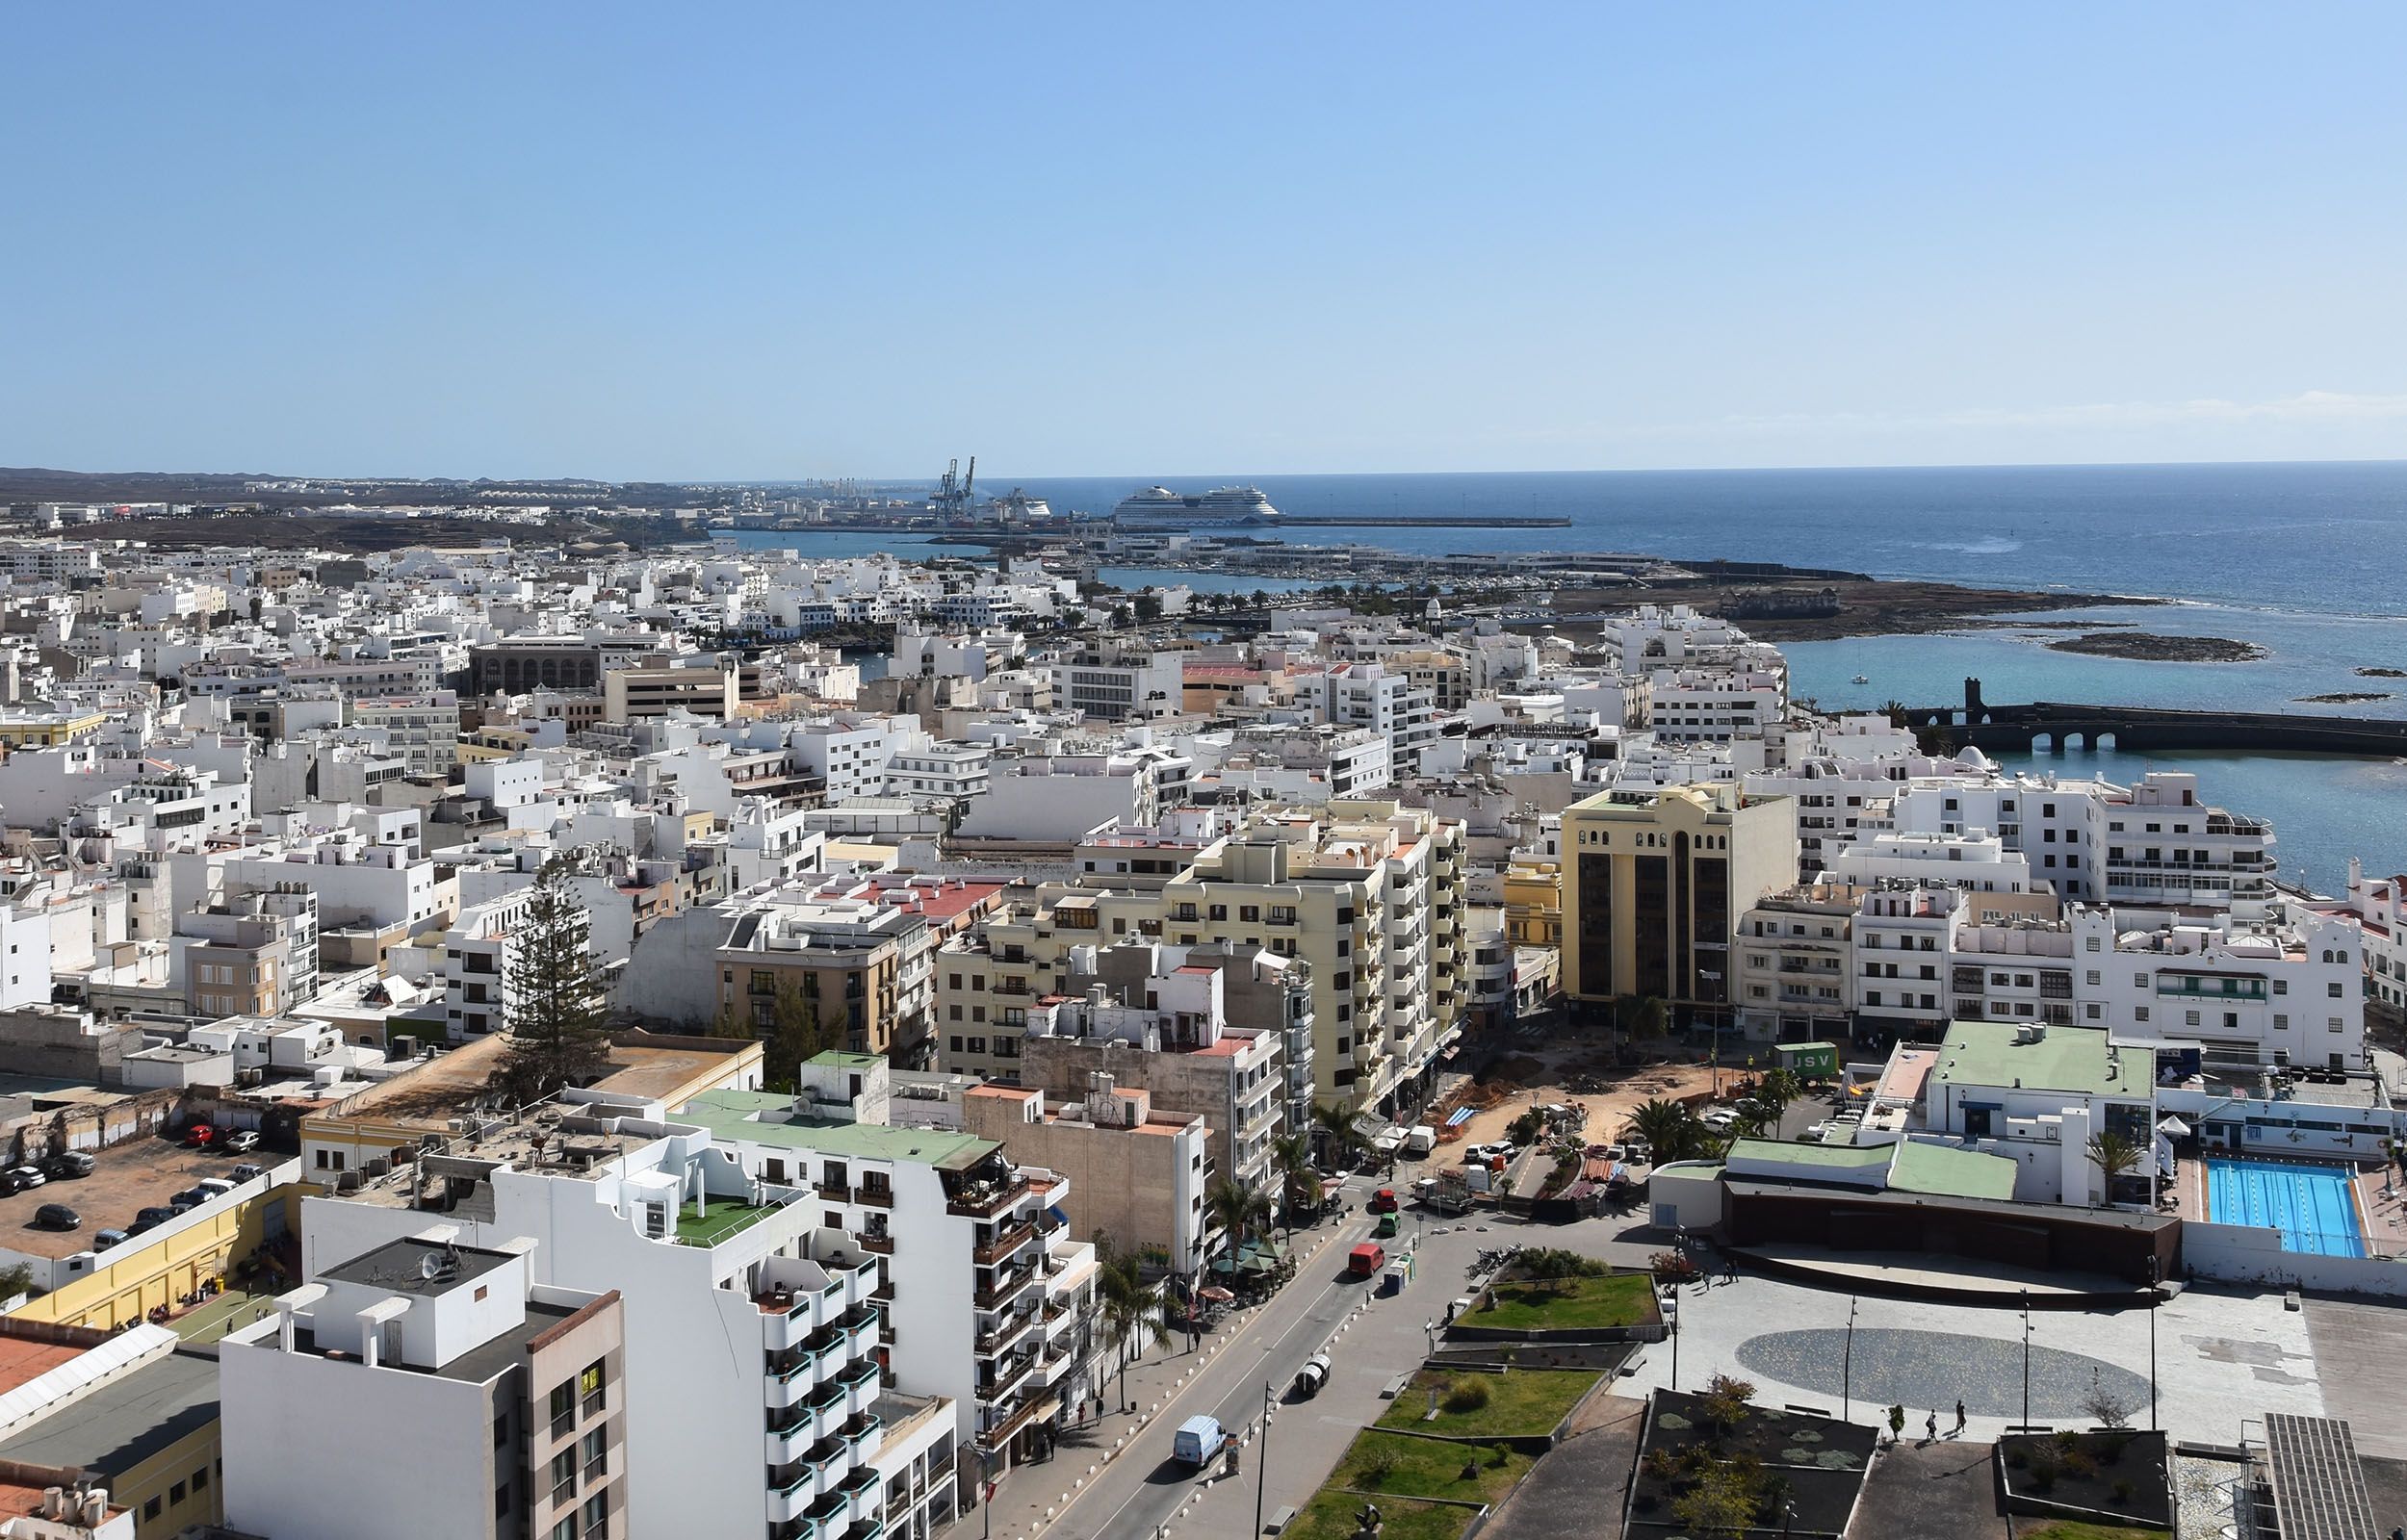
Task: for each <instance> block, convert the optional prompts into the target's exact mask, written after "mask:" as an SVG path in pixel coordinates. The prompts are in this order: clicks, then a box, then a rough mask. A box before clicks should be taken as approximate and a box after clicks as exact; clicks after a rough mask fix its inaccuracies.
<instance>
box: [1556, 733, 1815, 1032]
mask: <svg viewBox="0 0 2407 1540" xmlns="http://www.w3.org/2000/svg"><path fill="white" fill-rule="evenodd" d="M1563 852H1564V861H1563V917H1564V924H1563V988H1564V993H1565V994H1566V995H1567V996H1568V997H1569V998H1570V999H1572V1000H1573V1001H1575V1002H1578V1003H1579V1006H1584V1007H1586V1008H1588V1014H1595V1011H1594V1008H1596V1007H1598V1006H1602V1005H1606V1004H1609V1003H1610V1002H1612V1001H1615V1000H1618V999H1621V998H1624V997H1638V998H1643V997H1646V996H1650V995H1651V996H1653V997H1655V998H1658V999H1661V1000H1663V1001H1664V1002H1665V1003H1666V1004H1667V1005H1669V1007H1670V1008H1671V1012H1672V1016H1673V1019H1674V1020H1685V1019H1687V1018H1689V1017H1691V1016H1694V1015H1698V1014H1705V1013H1710V1012H1715V1011H1721V1010H1725V1009H1727V1007H1728V1005H1729V1003H1730V998H1731V993H1730V978H1731V965H1732V959H1731V957H1730V940H1731V937H1733V935H1734V934H1735V933H1736V931H1737V926H1738V919H1739V916H1740V915H1741V914H1743V913H1745V912H1746V911H1747V910H1748V909H1750V908H1752V907H1753V906H1754V905H1755V903H1756V902H1757V901H1758V900H1759V899H1761V898H1762V897H1763V896H1764V895H1766V894H1768V893H1773V892H1778V891H1780V890H1782V889H1784V888H1786V887H1789V886H1792V885H1793V884H1795V883H1796V881H1797V810H1796V805H1795V804H1794V803H1793V802H1792V801H1791V800H1790V799H1789V798H1787V797H1750V796H1747V794H1746V793H1745V792H1743V791H1742V790H1741V789H1740V788H1739V786H1738V785H1737V784H1736V783H1732V782H1726V781H1724V782H1712V783H1705V784H1701V785H1693V786H1670V787H1664V788H1660V789H1646V790H1628V791H1607V792H1603V793H1600V794H1599V795H1597V796H1593V797H1591V798H1589V799H1588V800H1586V801H1585V802H1579V803H1575V804H1573V805H1572V806H1571V807H1569V808H1566V809H1564V813H1563ZM1575 1009H1577V1007H1575Z"/></svg>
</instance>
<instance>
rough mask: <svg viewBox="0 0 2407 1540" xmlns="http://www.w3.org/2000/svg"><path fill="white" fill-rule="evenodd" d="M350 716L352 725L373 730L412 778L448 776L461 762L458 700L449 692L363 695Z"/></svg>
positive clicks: (353, 702)
mask: <svg viewBox="0 0 2407 1540" xmlns="http://www.w3.org/2000/svg"><path fill="white" fill-rule="evenodd" d="M347 714H348V715H349V718H350V722H351V725H352V726H354V727H360V728H366V729H369V730H371V731H373V732H375V734H376V737H377V740H378V746H379V747H381V748H382V749H383V750H384V751H385V752H386V753H387V754H390V755H392V756H394V757H397V758H399V759H400V760H401V763H402V765H403V766H404V767H405V768H406V770H407V772H408V773H409V774H410V775H413V776H448V775H450V774H451V773H452V766H453V765H454V764H456V763H458V762H459V697H458V696H457V695H454V694H453V693H452V692H451V691H450V690H433V691H430V692H428V693H427V694H425V695H386V696H363V697H361V698H359V699H356V700H353V701H352V702H351V703H350V706H349V708H348V712H347Z"/></svg>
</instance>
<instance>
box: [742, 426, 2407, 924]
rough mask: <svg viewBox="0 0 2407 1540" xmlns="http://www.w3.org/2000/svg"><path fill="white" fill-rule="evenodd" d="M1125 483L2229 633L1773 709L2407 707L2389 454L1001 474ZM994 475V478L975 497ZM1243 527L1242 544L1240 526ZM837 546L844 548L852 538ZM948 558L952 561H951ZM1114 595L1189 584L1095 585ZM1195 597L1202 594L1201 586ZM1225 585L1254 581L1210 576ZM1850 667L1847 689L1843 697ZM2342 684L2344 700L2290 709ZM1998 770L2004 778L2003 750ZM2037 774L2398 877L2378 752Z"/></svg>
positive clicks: (1860, 643) (1085, 485) (1058, 492)
mask: <svg viewBox="0 0 2407 1540" xmlns="http://www.w3.org/2000/svg"><path fill="white" fill-rule="evenodd" d="M1149 480H1160V481H1162V482H1163V483H1164V484H1166V485H1169V486H1172V487H1175V488H1177V489H1178V490H1181V491H1200V490H1204V489H1206V488H1209V487H1213V486H1224V485H1229V484H1247V485H1254V486H1258V487H1260V488H1261V489H1262V491H1263V492H1264V493H1265V494H1267V495H1268V496H1269V498H1270V500H1271V501H1272V502H1273V503H1274V504H1276V505H1277V506H1278V507H1279V508H1280V509H1281V510H1282V511H1284V512H1287V513H1291V514H1303V515H1311V514H1321V515H1350V516H1370V517H1372V518H1374V519H1377V520H1379V521H1380V522H1379V523H1376V524H1372V525H1368V526H1347V527H1298V528H1296V529H1293V530H1291V531H1289V532H1288V533H1287V534H1286V536H1285V538H1287V539H1289V540H1291V541H1295V542H1299V543H1307V544H1326V545H1340V544H1359V545H1374V546H1381V547H1385V548H1386V549H1389V550H1393V551H1401V552H1425V553H1433V554H1435V553H1445V552H1477V551H1625V552H1643V553H1646V554H1651V555H1662V556H1669V557H1675V558H1678V557H1687V558H1694V559H1703V558H1708V557H1717V556H1719V557H1727V558H1730V559H1733V560H1744V561H1776V562H1784V563H1787V564H1789V565H1792V566H1800V567H1832V568H1839V569H1844V570H1847V571H1851V572H1863V573H1868V574H1871V575H1872V576H1874V577H1879V578H1928V579H1933V580H1938V581H1946V582H1957V583H1966V584H1971V585H1975V586H1980V585H1995V586H2001V587H2012V588H2023V589H2032V590H2040V591H2047V590H2054V591H2059V592H2068V593H2082V594H2101V595H2120V596H2132V597H2146V598H2154V599H2165V600H2173V601H2177V602H2178V603H2171V604H2155V605H2145V606H2121V605H2107V606H2101V607H2098V608H2092V609H2081V610H2064V611H2050V612H2047V613H2046V614H2043V615H2034V616H2032V617H2030V619H2032V620H2033V621H2046V622H2058V621H2066V620H2075V621H2085V622H2087V621H2094V622H2097V623H2099V629H2108V627H2109V624H2110V623H2124V624H2127V625H2129V626H2131V627H2133V628H2134V629H2144V630H2151V631H2159V632H2165V633H2171V634H2187V635H2210V636H2229V637H2233V638H2237V639H2239V640H2244V641H2250V642H2254V643H2256V644H2257V645H2259V646H2260V647H2263V648H2264V649H2265V653H2266V655H2265V657H2264V658H2262V659H2260V660H2258V661H2256V662H2250V663H2154V662H2138V661H2133V660H2128V659H2120V658H2103V657H2089V656H2083V655H2077V654H2068V653H2059V652H2055V651H2052V650H2050V649H2049V648H2048V647H2047V646H2046V645H2045V644H2046V642H2047V641H2048V640H2049V639H2050V638H2052V637H2056V636H2060V635H2062V634H2065V633H2064V632H2063V631H2061V630H2060V629H2056V628H2054V627H2053V626H2050V627H2044V628H2043V627H2040V626H2035V625H2033V626H2015V625H2010V624H2009V625H2006V626H1997V627H1966V628H1963V629H1958V630H1953V631H1947V632H1941V633H1937V634H1930V635H1916V636H1898V637H1864V638H1853V639H1848V640H1842V641H1833V642H1808V643H1797V644H1791V645H1790V646H1789V647H1788V648H1787V649H1786V651H1787V653H1788V655H1789V658H1790V663H1791V668H1792V673H1793V677H1794V680H1795V688H1796V692H1797V694H1798V695H1799V697H1800V698H1811V699H1814V700H1816V701H1818V702H1819V703H1820V704H1821V705H1823V706H1825V707H1831V708H1838V707H1843V706H1864V707H1869V706H1878V705H1880V704H1881V703H1882V702H1885V701H1889V700H1903V701H1906V702H1909V703H1911V704H1916V705H1922V704H1930V705H1939V704H1944V703H1948V702H1953V701H1959V700H1961V699H1962V692H1963V681H1964V679H1965V678H1966V677H1967V676H1973V677H1977V678H1979V679H1980V680H1981V681H1982V687H1983V689H1984V691H1985V693H1986V694H1987V696H1988V698H1989V699H1990V700H1992V701H2002V702H2003V701H2026V700H2054V701H2084V700H2086V701H2107V702H2132V703H2137V704H2143V705H2153V706H2183V707H2189V708H2195V709H2202V710H2214V709H2224V710H2236V711H2238V710H2252V711H2281V710H2292V711H2301V712H2337V713H2349V714H2361V715H2369V716H2390V717H2397V716H2407V680H2380V679H2368V678H2363V677H2360V676H2358V675H2357V674H2356V673H2355V672H2354V671H2355V670H2356V669H2358V668H2363V667H2393V668H2407V581H2402V580H2401V575H2402V573H2407V560H2402V553H2403V552H2407V461H2381V462H2358V463H2344V464H2289V465H2228V466H2227V465H2172V466H2042V467H1964V468H1948V469H1891V470H1843V471H1672V472H1578V473H1527V474H1518V475H1489V474H1463V475H1321V476H1278V475H1271V476H1262V475H1245V474H1242V473H1232V474H1226V475H1179V476H1161V477H1152V478H1139V477H1125V478H1124V477H1085V478H1067V479H1065V478H1051V479H1035V480H1024V481H1022V482H1020V483H1019V484H1020V485H1021V486H1022V488H1024V489H1025V490H1026V491H1027V492H1029V493H1031V494H1033V495H1036V496H1040V497H1043V498H1045V499H1047V500H1048V501H1050V502H1051V503H1052V505H1053V506H1054V507H1055V508H1056V509H1057V510H1072V509H1074V510H1078V511H1081V512H1088V513H1098V514H1100V513H1108V512H1109V511H1110V509H1111V507H1112V505H1113V504H1114V503H1116V502H1117V501H1119V500H1120V499H1121V498H1122V497H1124V496H1126V494H1127V493H1128V492H1129V491H1131V490H1133V489H1134V488H1136V487H1138V486H1140V485H1144V484H1147V483H1148V481H1149ZM998 484H1000V483H998ZM1533 514H1535V515H1540V516H1552V517H1560V518H1565V519H1567V520H1569V521H1570V525H1569V526H1568V527H1563V528H1546V529H1514V528H1484V529H1483V528H1478V527H1453V528H1442V529H1432V528H1413V527H1410V526H1404V525H1401V524H1399V523H1397V522H1395V521H1399V520H1406V519H1412V518H1440V517H1442V518H1471V519H1477V518H1478V517H1480V516H1483V515H1487V516H1522V515H1533ZM1249 532H1250V533H1255V534H1256V535H1257V536H1258V535H1260V534H1262V533H1265V532H1264V531H1249ZM806 540H807V541H808V542H809V544H808V545H805V547H804V549H806V550H809V551H812V552H827V553H829V554H838V553H846V554H849V553H852V552H854V551H883V550H892V551H894V552H897V553H900V554H915V553H918V552H919V551H923V550H931V549H932V550H934V551H938V552H942V551H945V550H947V549H950V550H955V551H962V550H964V548H959V547H954V548H945V547H934V548H929V547H927V546H926V545H925V543H924V542H917V541H908V540H895V539H893V538H892V537H887V536H878V535H836V534H830V535H818V536H808V537H802V536H791V535H786V536H769V537H764V538H763V540H762V543H764V544H768V543H779V542H784V543H792V544H797V545H802V544H804V542H805V541H806ZM856 543H857V544H856ZM965 553H967V552H965ZM1115 577H1117V578H1119V579H1120V580H1122V581H1124V582H1141V581H1146V580H1159V581H1173V580H1185V581H1190V582H1193V583H1195V585H1196V586H1198V587H1203V586H1205V585H1206V583H1209V582H1210V581H1211V579H1210V578H1209V577H1208V576H1198V577H1184V576H1182V575H1173V574H1151V573H1147V572H1146V571H1144V570H1143V569H1129V570H1126V571H1124V572H1120V573H1116V574H1115ZM1215 586H1217V585H1215ZM1227 586H1229V587H1235V588H1240V589H1251V588H1254V587H1263V588H1276V587H1279V586H1281V585H1279V584H1276V583H1272V582H1267V581H1265V582H1256V581H1255V580H1254V579H1251V578H1232V579H1229V580H1227ZM1858 674H1861V675H1863V676H1865V677H1866V679H1867V680H1868V682H1867V683H1865V684H1862V685H1856V684H1854V683H1853V682H1852V680H1853V677H1854V676H1856V675H1858ZM2339 691H2363V692H2368V693H2375V694H2381V695H2384V696H2386V697H2387V698H2386V699H2383V700H2377V701H2367V702H2358V703H2351V704H2346V705H2328V704H2310V703H2304V702H2301V701H2300V700H2299V699H2298V698H2299V697H2301V696H2306V695H2316V694H2325V693H2332V692H2339ZM2008 762H2015V761H2013V760H2011V759H2009V761H2008ZM2037 763H2038V767H2039V768H2043V769H2044V768H2050V767H2054V768H2058V769H2060V770H2062V771H2063V772H2064V773H2067V774H2097V775H2104V776H2107V777H2108V778H2109V779H2112V780H2129V779H2133V778H2135V777H2136V776H2137V775H2138V774H2140V773H2141V772H2142V771H2144V770H2145V769H2146V768H2147V767H2148V766H2150V765H2152V764H2153V765H2162V766H2168V767H2171V766H2179V767H2183V768H2190V769H2195V770H2196V771H2198V772H2199V774H2200V777H2201V781H2202V783H2203V784H2204V786H2205V788H2206V790H2207V792H2208V794H2209V795H2210V796H2211V797H2212V798H2213V799H2214V800H2216V801H2218V802H2220V803H2222V804H2224V805H2225V806H2228V807H2231V808H2233V809H2238V810H2239V811H2243V812H2247V813H2251V814H2256V815H2260V816H2264V817H2267V818H2270V819H2272V820H2273V821H2274V824H2275V827H2276V829H2277V831H2278V833H2279V835H2280V847H2281V848H2280V853H2281V858H2282V862H2283V867H2284V870H2285V872H2286V873H2287V874H2289V875H2291V876H2292V877H2296V876H2298V875H2300V874H2301V873H2302V872H2303V873H2304V874H2305V876H2306V877H2307V880H2308V881H2310V882H2311V883H2313V884H2314V885H2315V886H2317V887H2319V888H2323V889H2326V890H2329V889H2331V888H2333V887H2335V886H2338V884H2339V881H2340V878H2341V873H2342V866H2343V865H2344V863H2345V860H2346V858H2347V856H2348V855H2349V854H2351V853H2358V854H2362V855H2363V856H2364V858H2365V860H2366V861H2367V864H2368V866H2372V867H2378V868H2380V869H2383V870H2385V871H2395V870H2402V869H2407V768H2403V767H2400V766H2395V765H2393V764H2391V763H2389V762H2388V761H2387V760H2377V761H2368V760H2347V759H2327V758H2319V757H2270V756H2223V755H2162V756H2154V757H2142V756H2136V755H2119V754H2111V753H2109V754H2085V755H2067V756H2064V757H2055V756H2041V757H2039V760H2038V761H2037Z"/></svg>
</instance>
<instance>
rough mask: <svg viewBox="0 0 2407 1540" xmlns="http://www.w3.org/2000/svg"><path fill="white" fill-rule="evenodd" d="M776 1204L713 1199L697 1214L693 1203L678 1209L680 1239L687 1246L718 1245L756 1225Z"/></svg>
mask: <svg viewBox="0 0 2407 1540" xmlns="http://www.w3.org/2000/svg"><path fill="white" fill-rule="evenodd" d="M771 1206H772V1205H764V1204H760V1203H739V1202H738V1201H736V1200H735V1199H734V1198H710V1199H706V1200H705V1201H704V1203H703V1205H702V1212H701V1213H700V1214H696V1213H695V1212H694V1211H693V1205H692V1204H691V1203H680V1204H679V1205H678V1206H677V1239H678V1240H679V1241H681V1242H683V1243H684V1244H685V1245H706V1246H707V1245H718V1244H719V1243H720V1242H721V1241H724V1240H726V1239H727V1238H728V1237H729V1236H731V1235H733V1234H735V1233H736V1232H737V1231H738V1230H740V1229H742V1228H743V1227H744V1226H745V1225H746V1224H749V1223H750V1222H752V1217H753V1216H754V1215H756V1214H763V1213H765V1212H767V1210H768V1208H769V1207H771Z"/></svg>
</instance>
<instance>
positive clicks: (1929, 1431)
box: [1923, 1411, 1939, 1444]
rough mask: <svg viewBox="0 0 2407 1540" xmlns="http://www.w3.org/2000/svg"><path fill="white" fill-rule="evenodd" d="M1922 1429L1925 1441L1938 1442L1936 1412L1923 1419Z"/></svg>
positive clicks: (1937, 1415) (1937, 1416)
mask: <svg viewBox="0 0 2407 1540" xmlns="http://www.w3.org/2000/svg"><path fill="white" fill-rule="evenodd" d="M1923 1431H1924V1433H1925V1435H1926V1438H1925V1442H1926V1443H1931V1444H1936V1443H1937V1442H1939V1414H1938V1413H1937V1412H1935V1411H1934V1412H1932V1413H1931V1414H1930V1415H1929V1416H1928V1417H1927V1418H1925V1419H1924V1420H1923Z"/></svg>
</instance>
